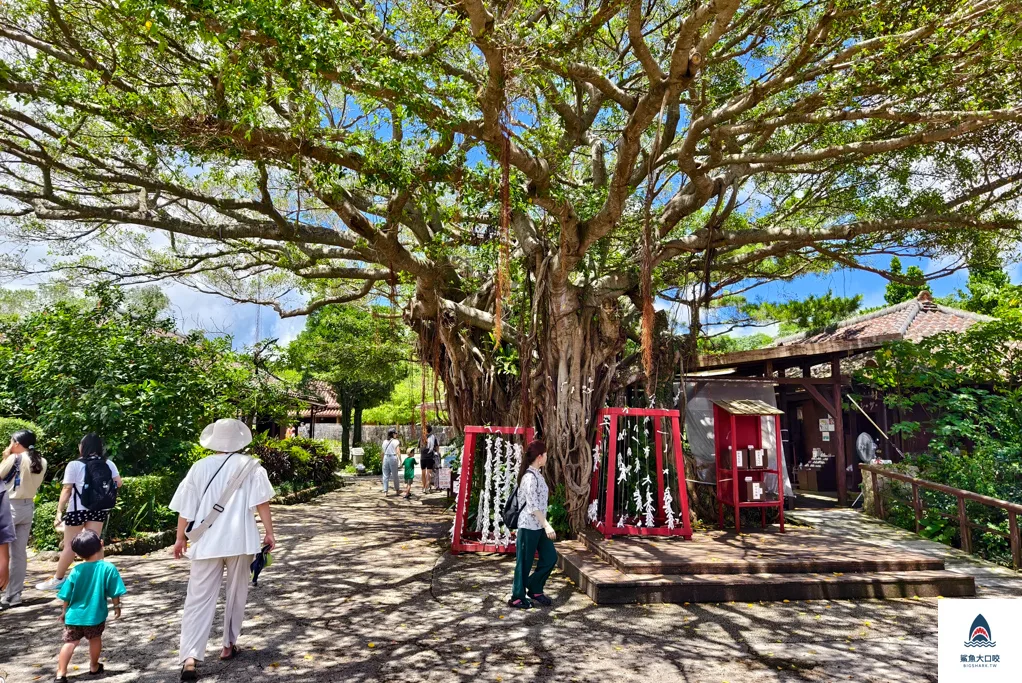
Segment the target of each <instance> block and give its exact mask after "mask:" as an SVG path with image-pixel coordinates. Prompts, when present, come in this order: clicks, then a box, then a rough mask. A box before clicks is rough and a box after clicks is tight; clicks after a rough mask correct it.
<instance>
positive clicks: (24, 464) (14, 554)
mask: <svg viewBox="0 0 1022 683" xmlns="http://www.w3.org/2000/svg"><path fill="white" fill-rule="evenodd" d="M35 440H36V439H35V434H34V433H32V432H31V431H29V430H27V429H22V430H20V431H17V432H14V434H12V435H11V445H9V446H8V447H7V449H6V450H4V453H3V456H2V458H0V480H3V481H4V483H6V485H7V487H8V489H9V490H8V492H7V493H8V498H10V508H11V518H12V522H13V524H14V533H15V536H16V539H15V540H14V542H13V543H11V548H10V556H11V559H10V569H11V572H10V582H9V583H8V584H7V589H6V591H4V594H3V596H2V597H0V605H4V606H6V607H14V606H15V605H20V604H21V591H22V590H24V588H25V570H26V568H27V566H28V536H29V533H30V532H31V531H32V517H33V516H34V515H35V502H34V499H35V494H36V493H37V492H38V491H39V486H40V485H41V484H42V483H43V477H45V476H46V459H45V458H43V457H42V456H41V455H39V453H37V452H36V449H35Z"/></svg>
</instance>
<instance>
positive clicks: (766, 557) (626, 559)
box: [579, 530, 944, 575]
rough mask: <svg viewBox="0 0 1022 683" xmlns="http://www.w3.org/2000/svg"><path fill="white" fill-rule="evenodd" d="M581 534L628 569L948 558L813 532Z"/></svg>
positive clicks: (766, 569)
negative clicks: (662, 537) (727, 542)
mask: <svg viewBox="0 0 1022 683" xmlns="http://www.w3.org/2000/svg"><path fill="white" fill-rule="evenodd" d="M579 538H580V540H581V541H582V542H583V543H585V545H586V547H587V548H588V549H589V550H590V551H592V552H593V553H595V554H596V555H597V556H598V557H599V558H600V559H601V560H603V561H604V562H607V563H608V564H610V565H612V566H613V567H614V568H615V569H617V570H618V571H620V572H622V573H624V574H654V575H659V574H809V573H826V574H831V573H834V572H839V573H844V574H850V573H859V574H861V573H870V572H915V571H940V570H942V569H944V561H943V560H941V559H939V558H936V557H928V556H926V555H921V554H916V553H906V552H901V551H899V552H891V551H886V550H884V549H880V548H870V549H869V550H866V549H864V548H862V547H861V546H857V547H849V544H842V543H840V542H839V541H837V540H836V539H828V538H824V537H819V536H815V535H809V534H802V535H801V537H800V535H799V534H797V533H790V534H788V535H786V536H775V537H774V538H776V540H778V541H784V542H787V543H791V542H793V541H792V539H798V542H799V543H800V546H799V547H787V546H785V545H784V544H782V543H778V546H779V547H777V548H770V547H753V548H742V547H739V548H733V547H726V546H724V545H723V544H721V545H719V546H717V547H713V546H709V547H708V544H706V543H702V542H698V541H683V540H680V539H672V540H671V541H666V542H665V541H661V542H657V541H650V540H648V539H637V538H626V537H617V538H615V539H612V540H610V541H608V540H607V539H604V538H603V536H602V535H600V534H598V533H595V532H593V531H591V530H589V531H586V532H584V533H583V534H581V535H580V537H579ZM757 540H759V539H757ZM767 543H769V541H767ZM765 545H766V544H765Z"/></svg>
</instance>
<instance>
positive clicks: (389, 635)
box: [0, 480, 1019, 683]
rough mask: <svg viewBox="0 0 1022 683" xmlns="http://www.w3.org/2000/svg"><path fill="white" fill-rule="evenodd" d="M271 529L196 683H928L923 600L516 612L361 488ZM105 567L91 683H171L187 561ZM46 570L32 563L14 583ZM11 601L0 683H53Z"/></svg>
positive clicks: (487, 559) (51, 622)
mask: <svg viewBox="0 0 1022 683" xmlns="http://www.w3.org/2000/svg"><path fill="white" fill-rule="evenodd" d="M275 514H276V517H277V520H278V521H277V525H278V539H279V544H280V548H279V550H278V552H277V553H276V562H275V564H274V566H273V567H271V568H269V569H268V570H266V572H265V573H264V574H263V577H262V578H261V579H260V586H259V588H258V589H255V590H253V593H252V596H251V598H250V601H249V610H248V613H247V617H248V618H247V620H246V622H245V629H244V632H243V635H242V641H241V643H240V645H241V646H242V647H243V648H244V650H243V653H242V655H241V657H240V659H238V660H237V661H235V662H232V663H230V664H227V663H221V662H218V661H216V660H215V656H216V651H217V648H218V639H214V640H213V641H212V642H211V644H210V650H209V653H210V656H211V657H214V659H213V660H209V661H210V663H209V665H208V666H207V667H205V669H204V672H205V673H206V674H207V677H206V678H204V680H209V681H236V682H242V681H245V682H246V683H247V682H253V681H270V680H282V681H296V682H297V681H302V682H309V681H324V682H325V681H352V682H363V681H365V682H368V681H402V682H405V681H431V682H441V681H443V682H448V681H466V682H467V681H530V680H550V681H584V682H587V683H589V682H592V683H595V682H602V681H613V682H614V683H622V682H625V681H642V682H643V683H654V682H658V681H664V682H667V681H670V682H674V681H694V682H703V681H718V682H719V681H730V682H732V683H737V682H739V681H740V682H741V683H754V682H759V681H837V680H855V681H876V682H881V681H883V682H885V683H886V682H891V681H897V682H901V681H935V680H936V662H935V658H936V605H937V601H936V600H891V601H861V602H843V601H835V602H827V601H820V602H803V603H787V604H785V603H763V604H761V603H740V604H717V605H652V606H640V605H633V606H616V607H596V606H595V605H593V604H592V603H591V602H590V601H589V599H588V598H586V597H585V596H583V595H582V594H580V593H578V592H577V591H575V590H574V589H573V587H572V586H570V585H568V583H567V582H566V581H565V579H564V578H563V576H561V575H560V574H558V573H555V574H554V576H553V578H552V579H551V583H550V586H549V591H548V592H549V593H550V594H551V595H552V597H554V599H555V604H556V606H555V607H554V608H553V609H552V610H540V609H536V610H531V611H527V612H519V611H512V610H510V609H508V608H507V607H506V605H505V601H506V599H507V595H508V592H509V584H510V574H511V571H512V564H511V561H510V558H504V557H498V556H475V555H466V556H460V557H452V556H450V555H445V554H443V552H442V550H441V547H440V545H439V544H438V542H437V539H438V538H443V537H445V536H446V534H447V531H448V529H449V527H450V516H449V515H448V514H447V513H445V512H443V511H442V509H440V508H438V507H435V506H430V505H422V504H419V503H418V502H417V501H416V500H413V501H412V502H410V503H409V502H406V501H404V500H403V499H398V498H394V497H389V498H386V499H385V498H383V497H382V496H381V495H380V493H379V489H378V484H376V482H370V481H367V480H361V481H359V482H358V483H357V484H355V485H354V486H348V487H346V488H345V489H343V490H341V491H337V492H335V493H332V494H329V495H327V496H324V497H322V498H320V499H318V500H317V501H315V502H313V503H310V504H308V505H302V506H295V507H291V508H278V509H276V511H275ZM113 561H114V562H115V563H116V564H117V565H118V566H119V567H120V569H121V572H122V574H123V575H124V578H125V581H126V583H127V584H128V590H129V593H128V595H127V596H126V597H125V602H124V605H125V607H124V618H123V619H122V620H121V621H120V622H111V623H110V625H109V627H108V630H107V637H106V652H105V661H106V662H107V670H108V672H109V675H108V676H107V677H106V678H105V680H107V681H110V682H111V683H127V682H128V681H142V682H145V683H163V682H169V681H174V680H177V671H178V670H177V665H176V659H177V658H176V652H175V650H176V648H177V639H178V633H179V627H180V607H181V602H182V597H183V592H184V587H185V577H186V571H187V565H186V562H185V561H175V560H173V559H172V558H171V556H170V553H169V551H166V550H165V551H161V552H159V553H154V554H153V555H152V556H148V557H135V558H131V557H118V558H114V560H113ZM51 568H52V565H51V564H49V563H44V562H33V563H32V565H31V567H30V574H31V576H30V579H31V580H32V581H33V582H34V581H36V580H39V579H42V578H43V577H45V575H46V574H47V573H48V572H49V571H50V570H51ZM1015 585H1016V586H1017V585H1018V583H1017V582H1015ZM1005 590H1006V591H1008V592H1010V591H1009V590H1008V589H1007V588H1006V589H1005ZM1018 593H1019V591H1018V589H1017V588H1016V589H1015V594H1018ZM27 597H29V598H30V599H29V602H28V604H26V605H24V606H22V607H20V608H17V609H15V610H11V611H6V612H3V613H0V669H6V670H7V672H8V676H7V682H8V683H22V682H24V681H35V680H52V671H53V664H54V662H55V658H56V653H57V649H58V647H59V633H60V632H59V628H58V618H59V614H60V610H59V605H58V603H55V602H54V601H52V600H51V599H49V598H48V597H47V596H43V595H42V594H39V593H36V592H35V591H31V592H29V593H28V595H27ZM215 628H219V617H218V625H217V626H216V627H215ZM80 651H81V648H80ZM73 663H74V664H76V665H77V666H78V667H79V669H77V670H73V671H71V677H72V680H74V678H75V677H76V676H78V677H80V680H82V681H87V680H93V679H91V678H90V677H87V676H84V675H83V674H85V672H86V671H87V666H88V664H87V660H86V658H85V655H84V654H77V655H76V658H75V660H74V662H73Z"/></svg>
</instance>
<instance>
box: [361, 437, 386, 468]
mask: <svg viewBox="0 0 1022 683" xmlns="http://www.w3.org/2000/svg"><path fill="white" fill-rule="evenodd" d="M362 448H364V449H365V453H364V454H363V455H362V464H363V465H365V468H366V474H383V447H382V446H381V445H380V444H378V443H363V444H362Z"/></svg>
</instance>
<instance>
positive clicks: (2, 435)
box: [0, 417, 46, 457]
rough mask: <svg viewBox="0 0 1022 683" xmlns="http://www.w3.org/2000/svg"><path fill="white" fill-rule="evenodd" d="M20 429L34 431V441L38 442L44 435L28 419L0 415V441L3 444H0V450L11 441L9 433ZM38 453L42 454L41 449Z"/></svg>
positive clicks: (40, 441)
mask: <svg viewBox="0 0 1022 683" xmlns="http://www.w3.org/2000/svg"><path fill="white" fill-rule="evenodd" d="M22 429H28V430H30V431H32V432H35V436H36V441H37V442H38V443H40V444H41V443H42V441H43V438H44V437H45V436H46V435H45V434H43V430H42V429H40V428H39V427H38V426H37V425H35V424H33V423H31V422H29V421H28V420H20V419H18V418H16V417H0V443H3V446H0V451H2V450H3V449H4V448H7V444H9V443H10V442H11V434H13V433H14V432H18V431H21V430H22ZM40 454H42V451H40ZM44 457H45V456H44Z"/></svg>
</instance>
